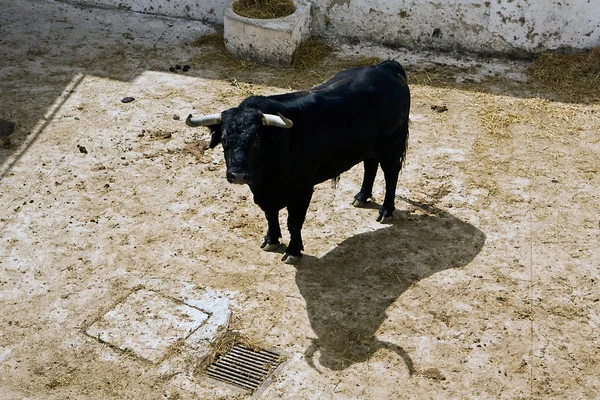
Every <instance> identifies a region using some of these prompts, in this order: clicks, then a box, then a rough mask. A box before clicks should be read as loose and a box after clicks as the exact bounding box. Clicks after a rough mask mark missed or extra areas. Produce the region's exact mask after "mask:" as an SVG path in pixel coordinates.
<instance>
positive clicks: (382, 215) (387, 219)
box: [377, 210, 394, 224]
mask: <svg viewBox="0 0 600 400" xmlns="http://www.w3.org/2000/svg"><path fill="white" fill-rule="evenodd" d="M393 215H394V210H392V211H388V210H382V211H379V216H378V217H377V222H381V223H382V224H391V223H392V217H393Z"/></svg>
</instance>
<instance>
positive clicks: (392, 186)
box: [377, 122, 408, 223]
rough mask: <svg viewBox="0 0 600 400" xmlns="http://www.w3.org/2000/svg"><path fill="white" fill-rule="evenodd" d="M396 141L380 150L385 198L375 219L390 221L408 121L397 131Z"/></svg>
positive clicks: (406, 140) (405, 146)
mask: <svg viewBox="0 0 600 400" xmlns="http://www.w3.org/2000/svg"><path fill="white" fill-rule="evenodd" d="M398 136H399V137H398V141H397V142H396V145H395V146H390V147H388V148H386V149H385V151H383V152H382V155H381V159H380V162H379V163H380V165H381V169H382V170H383V174H384V177H385V199H384V200H383V205H382V206H381V209H380V210H379V217H378V218H377V221H380V222H384V223H385V222H390V221H391V219H392V215H393V214H394V210H395V207H394V200H395V198H396V186H397V185H398V176H399V175H400V170H401V169H402V163H403V162H404V157H405V156H406V148H407V146H408V122H407V123H406V125H405V126H404V127H402V128H401V129H400V130H399V131H398Z"/></svg>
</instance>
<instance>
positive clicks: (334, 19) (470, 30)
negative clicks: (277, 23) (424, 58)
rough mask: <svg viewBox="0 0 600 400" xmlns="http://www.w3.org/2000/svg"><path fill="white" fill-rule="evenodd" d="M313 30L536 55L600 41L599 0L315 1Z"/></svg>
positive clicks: (375, 39)
mask: <svg viewBox="0 0 600 400" xmlns="http://www.w3.org/2000/svg"><path fill="white" fill-rule="evenodd" d="M312 3H313V32H315V33H321V34H328V35H332V36H338V37H343V38H348V39H350V40H369V41H373V42H378V43H385V44H391V45H399V46H405V47H409V48H419V49H423V48H425V49H438V50H468V51H473V52H477V53H513V54H520V53H537V52H540V51H545V50H554V49H565V50H576V49H586V48H592V47H595V46H599V45H600V1H599V0H490V1H481V0H439V1H435V0H312Z"/></svg>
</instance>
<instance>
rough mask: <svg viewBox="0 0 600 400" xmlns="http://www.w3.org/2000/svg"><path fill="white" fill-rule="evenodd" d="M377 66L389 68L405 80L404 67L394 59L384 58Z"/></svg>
mask: <svg viewBox="0 0 600 400" xmlns="http://www.w3.org/2000/svg"><path fill="white" fill-rule="evenodd" d="M377 66H378V67H383V68H389V69H390V70H392V71H393V72H394V74H395V75H398V76H401V77H402V78H403V79H404V81H405V82H406V81H407V77H406V71H404V67H402V65H401V64H400V63H399V62H398V61H396V60H392V59H389V60H385V61H383V62H380V63H379V64H377Z"/></svg>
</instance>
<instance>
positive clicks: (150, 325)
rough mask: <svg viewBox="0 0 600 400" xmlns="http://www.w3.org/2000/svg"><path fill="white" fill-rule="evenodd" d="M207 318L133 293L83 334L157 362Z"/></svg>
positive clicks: (187, 308) (150, 294)
mask: <svg viewBox="0 0 600 400" xmlns="http://www.w3.org/2000/svg"><path fill="white" fill-rule="evenodd" d="M207 319H208V314H207V313H205V312H204V311H202V310H199V309H197V308H194V307H190V306H187V305H185V304H182V303H179V302H176V301H174V300H172V299H169V298H166V297H163V296H161V295H160V294H158V293H156V292H153V291H150V290H144V289H140V290H136V291H135V292H133V293H132V294H130V295H129V296H127V297H126V298H125V299H124V300H123V301H122V302H121V303H119V304H117V306H116V307H115V308H113V309H112V310H110V311H109V312H107V313H106V314H104V315H103V316H102V317H101V318H100V319H99V320H97V321H95V322H94V323H93V324H92V325H91V326H90V327H89V328H88V329H86V331H85V332H86V333H87V334H88V335H90V336H91V337H93V338H96V339H98V340H101V341H103V342H105V343H108V344H110V345H113V346H115V347H117V348H119V349H121V350H123V351H132V352H133V353H135V354H136V355H137V356H138V357H141V358H143V359H145V360H148V361H151V362H153V363H157V362H159V361H161V360H162V359H163V358H164V357H165V356H166V354H167V352H168V351H169V350H170V348H171V346H173V345H174V344H176V343H177V342H179V341H183V340H186V339H187V338H188V337H189V336H190V335H191V334H193V333H194V332H195V331H196V330H197V329H198V328H200V326H201V325H202V324H203V323H204V322H205V321H206V320H207Z"/></svg>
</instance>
